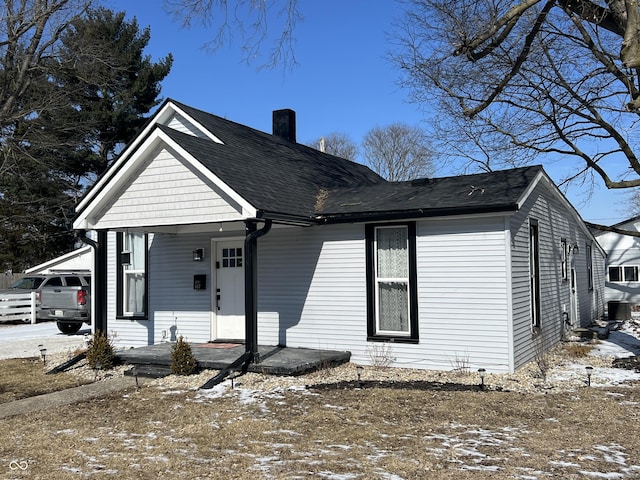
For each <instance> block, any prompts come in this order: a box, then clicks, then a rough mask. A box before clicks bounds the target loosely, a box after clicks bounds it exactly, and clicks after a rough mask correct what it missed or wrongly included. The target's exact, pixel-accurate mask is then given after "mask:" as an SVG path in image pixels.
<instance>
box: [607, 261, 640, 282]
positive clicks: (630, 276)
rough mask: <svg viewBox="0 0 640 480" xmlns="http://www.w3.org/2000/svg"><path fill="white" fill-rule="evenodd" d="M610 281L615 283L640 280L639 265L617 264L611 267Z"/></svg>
mask: <svg viewBox="0 0 640 480" xmlns="http://www.w3.org/2000/svg"><path fill="white" fill-rule="evenodd" d="M609 281H610V282H613V283H627V282H638V281H640V268H639V267H638V265H617V266H612V267H609Z"/></svg>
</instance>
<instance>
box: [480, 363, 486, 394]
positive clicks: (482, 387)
mask: <svg viewBox="0 0 640 480" xmlns="http://www.w3.org/2000/svg"><path fill="white" fill-rule="evenodd" d="M486 372H487V370H486V369H484V368H479V369H478V373H479V374H480V390H484V374H485V373H486Z"/></svg>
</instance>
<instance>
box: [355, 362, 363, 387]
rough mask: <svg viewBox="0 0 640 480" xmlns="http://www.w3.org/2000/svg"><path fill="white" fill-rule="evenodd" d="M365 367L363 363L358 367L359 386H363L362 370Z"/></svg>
mask: <svg viewBox="0 0 640 480" xmlns="http://www.w3.org/2000/svg"><path fill="white" fill-rule="evenodd" d="M363 370H364V367H363V366H362V365H358V366H357V367H356V373H357V374H358V388H362V372H363Z"/></svg>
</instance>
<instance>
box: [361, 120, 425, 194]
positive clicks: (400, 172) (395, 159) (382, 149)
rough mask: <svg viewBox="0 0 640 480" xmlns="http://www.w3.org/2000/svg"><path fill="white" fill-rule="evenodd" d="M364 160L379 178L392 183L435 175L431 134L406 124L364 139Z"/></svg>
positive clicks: (380, 129)
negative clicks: (429, 138)
mask: <svg viewBox="0 0 640 480" xmlns="http://www.w3.org/2000/svg"><path fill="white" fill-rule="evenodd" d="M362 148H363V150H364V157H365V159H366V161H367V163H368V165H369V166H370V167H371V169H372V170H374V171H375V172H376V173H378V175H380V176H382V177H384V178H386V179H387V180H389V181H391V182H397V181H402V180H412V179H415V178H422V177H428V176H430V175H432V174H433V171H434V168H433V162H432V159H433V152H432V150H431V147H430V145H429V140H428V138H427V135H426V134H425V133H424V132H423V131H422V130H421V129H419V128H417V127H412V126H409V125H406V124H404V123H393V124H391V125H388V126H386V127H375V128H373V129H371V130H369V132H368V133H367V134H366V135H365V137H364V139H363V140H362Z"/></svg>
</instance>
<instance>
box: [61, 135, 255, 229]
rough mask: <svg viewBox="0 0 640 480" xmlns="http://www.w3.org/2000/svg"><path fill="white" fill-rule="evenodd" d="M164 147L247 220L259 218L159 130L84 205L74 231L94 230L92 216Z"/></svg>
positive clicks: (224, 185)
mask: <svg viewBox="0 0 640 480" xmlns="http://www.w3.org/2000/svg"><path fill="white" fill-rule="evenodd" d="M161 146H166V147H167V148H169V149H171V150H173V151H175V152H176V154H177V155H178V156H179V157H180V158H182V159H184V160H185V161H186V162H188V163H189V165H190V166H192V167H193V168H194V169H195V170H197V171H198V172H199V173H201V174H202V175H203V176H204V177H205V178H207V179H208V180H210V181H211V182H212V183H214V184H215V185H217V186H218V187H219V188H220V189H221V190H222V191H223V192H224V193H225V194H227V195H228V196H229V197H230V198H232V199H233V200H234V201H235V202H236V203H238V204H239V205H240V206H241V207H242V214H243V215H244V216H245V217H250V218H252V217H255V216H256V212H257V210H256V208H255V207H253V206H252V205H251V204H250V203H249V202H247V201H246V200H245V199H244V198H243V197H241V196H240V195H239V194H238V193H237V192H236V191H235V190H233V189H232V188H231V187H230V186H229V185H227V184H226V183H224V182H223V181H222V180H221V179H220V178H219V177H218V176H216V175H215V174H214V173H213V172H211V171H210V170H209V169H207V168H206V167H205V166H204V165H202V163H200V162H199V161H198V160H196V159H195V158H194V157H193V156H192V155H191V154H190V153H189V152H188V151H186V150H185V149H183V148H182V147H181V146H180V145H179V144H177V143H176V142H174V141H173V140H172V139H171V138H170V137H169V136H168V135H167V134H165V133H164V132H162V130H160V129H158V128H156V129H155V130H154V131H153V132H152V133H151V134H150V135H148V136H147V137H146V138H145V140H144V142H143V143H142V144H141V145H140V146H139V148H138V149H136V150H135V151H134V152H132V154H131V155H130V156H128V161H127V162H126V163H123V164H121V165H119V168H117V169H115V172H114V174H113V175H112V177H111V178H110V181H109V183H108V184H105V185H104V186H103V188H101V189H99V191H98V192H97V195H95V196H94V197H93V199H92V201H91V202H90V203H88V204H86V205H84V206H83V208H82V210H81V212H80V213H79V214H78V216H77V217H76V219H75V220H74V222H73V228H74V229H83V228H84V229H86V228H91V225H90V224H89V222H88V219H89V218H90V217H91V216H92V214H93V213H94V212H97V211H99V210H100V208H101V207H102V206H103V205H104V204H105V203H106V202H107V199H108V198H109V196H110V194H111V193H112V192H114V191H117V190H118V188H119V187H121V186H122V185H123V184H124V183H125V182H126V181H127V180H128V178H129V177H130V175H131V172H134V171H135V169H136V168H137V167H138V166H139V164H140V163H141V162H143V161H144V160H145V159H146V158H147V157H148V154H149V152H152V151H154V150H156V149H158V148H160V147H161ZM78 208H80V207H78Z"/></svg>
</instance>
